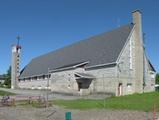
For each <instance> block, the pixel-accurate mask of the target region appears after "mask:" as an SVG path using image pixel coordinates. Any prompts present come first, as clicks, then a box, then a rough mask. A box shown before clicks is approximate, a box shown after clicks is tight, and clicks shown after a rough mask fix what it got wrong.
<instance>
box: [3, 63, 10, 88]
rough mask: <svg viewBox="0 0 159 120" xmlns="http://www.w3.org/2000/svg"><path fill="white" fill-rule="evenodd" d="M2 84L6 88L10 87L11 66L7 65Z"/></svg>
mask: <svg viewBox="0 0 159 120" xmlns="http://www.w3.org/2000/svg"><path fill="white" fill-rule="evenodd" d="M4 85H5V86H6V87H7V88H11V66H9V69H8V70H7V73H6V74H5V81H4Z"/></svg>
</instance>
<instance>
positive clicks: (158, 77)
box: [156, 73, 159, 84]
mask: <svg viewBox="0 0 159 120" xmlns="http://www.w3.org/2000/svg"><path fill="white" fill-rule="evenodd" d="M156 84H159V73H157V74H156Z"/></svg>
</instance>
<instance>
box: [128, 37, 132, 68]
mask: <svg viewBox="0 0 159 120" xmlns="http://www.w3.org/2000/svg"><path fill="white" fill-rule="evenodd" d="M129 52H130V55H129V57H130V66H129V67H130V69H132V68H133V66H132V39H130V50H129Z"/></svg>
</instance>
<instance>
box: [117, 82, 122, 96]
mask: <svg viewBox="0 0 159 120" xmlns="http://www.w3.org/2000/svg"><path fill="white" fill-rule="evenodd" d="M122 94H123V85H122V83H119V86H118V96H121V95H122Z"/></svg>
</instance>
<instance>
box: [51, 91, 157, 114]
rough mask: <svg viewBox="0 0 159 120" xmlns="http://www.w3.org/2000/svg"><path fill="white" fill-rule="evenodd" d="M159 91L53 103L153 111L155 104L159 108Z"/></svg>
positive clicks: (78, 107)
mask: <svg viewBox="0 0 159 120" xmlns="http://www.w3.org/2000/svg"><path fill="white" fill-rule="evenodd" d="M158 101H159V92H152V93H143V94H133V95H126V96H121V97H111V98H107V99H104V100H88V99H78V100H54V101H52V103H53V104H56V105H60V106H64V107H66V108H71V109H103V108H106V109H128V110H139V111H152V110H153V106H154V104H155V105H156V106H157V108H158V110H159V102H158Z"/></svg>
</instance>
